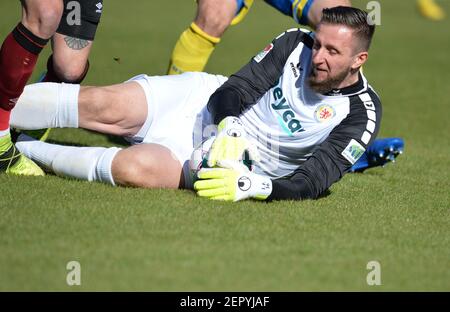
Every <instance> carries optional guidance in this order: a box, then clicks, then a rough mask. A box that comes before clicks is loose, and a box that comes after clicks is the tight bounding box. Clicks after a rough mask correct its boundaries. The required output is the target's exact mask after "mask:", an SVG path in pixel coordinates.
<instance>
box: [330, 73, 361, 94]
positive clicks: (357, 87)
mask: <svg viewBox="0 0 450 312" xmlns="http://www.w3.org/2000/svg"><path fill="white" fill-rule="evenodd" d="M366 89H367V81H366V79H365V78H364V76H363V75H362V74H361V71H359V73H358V81H357V82H355V83H354V84H352V85H350V86H348V87H345V88H342V89H333V90H331V91H330V92H327V93H325V94H323V95H325V96H350V95H355V94H358V93H361V92H363V91H365V90H366Z"/></svg>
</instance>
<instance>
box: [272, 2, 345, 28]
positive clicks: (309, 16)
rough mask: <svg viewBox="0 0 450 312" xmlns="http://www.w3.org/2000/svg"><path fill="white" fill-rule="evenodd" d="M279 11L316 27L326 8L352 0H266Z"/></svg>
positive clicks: (303, 23)
mask: <svg viewBox="0 0 450 312" xmlns="http://www.w3.org/2000/svg"><path fill="white" fill-rule="evenodd" d="M265 2H266V3H267V4H269V5H271V6H272V7H274V8H275V9H277V10H278V11H279V12H281V13H283V14H285V15H288V16H291V17H292V18H293V19H294V20H295V21H296V22H297V23H298V24H300V25H305V26H310V27H312V28H313V29H315V28H316V26H317V24H318V23H319V21H320V19H321V18H322V10H323V9H324V8H330V7H336V6H341V5H342V6H351V2H350V0H265Z"/></svg>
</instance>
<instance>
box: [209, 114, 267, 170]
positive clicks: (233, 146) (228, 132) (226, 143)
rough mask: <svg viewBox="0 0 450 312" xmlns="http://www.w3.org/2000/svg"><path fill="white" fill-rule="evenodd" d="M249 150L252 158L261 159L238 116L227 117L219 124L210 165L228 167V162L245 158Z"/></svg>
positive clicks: (210, 153)
mask: <svg viewBox="0 0 450 312" xmlns="http://www.w3.org/2000/svg"><path fill="white" fill-rule="evenodd" d="M245 151H247V152H248V154H249V156H250V159H251V160H253V161H259V155H258V151H257V149H256V147H255V145H253V144H252V143H251V142H250V140H248V138H247V133H246V131H245V129H244V127H243V125H242V122H241V120H240V119H239V118H237V117H231V116H230V117H226V118H224V119H223V120H222V121H221V122H220V123H219V125H218V134H217V137H216V139H215V140H214V142H213V144H212V146H211V149H210V151H209V155H208V166H209V167H211V168H212V167H216V166H218V167H228V166H227V164H231V163H233V162H238V161H239V160H242V159H243V154H244V152H245Z"/></svg>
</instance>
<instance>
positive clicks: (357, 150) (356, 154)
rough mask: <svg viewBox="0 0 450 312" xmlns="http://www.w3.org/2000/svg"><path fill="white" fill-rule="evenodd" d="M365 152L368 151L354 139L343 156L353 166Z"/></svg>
mask: <svg viewBox="0 0 450 312" xmlns="http://www.w3.org/2000/svg"><path fill="white" fill-rule="evenodd" d="M365 151H366V149H365V148H364V147H363V146H362V145H361V144H359V143H358V142H357V141H356V140H354V139H352V140H351V141H350V143H348V145H347V147H346V148H345V149H344V151H343V152H342V153H341V154H342V156H344V157H345V159H347V160H348V161H349V162H350V163H351V164H352V165H353V164H354V163H355V162H356V161H357V160H358V159H359V158H360V157H361V156H362V155H363V154H364V152H365Z"/></svg>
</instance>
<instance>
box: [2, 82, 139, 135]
mask: <svg viewBox="0 0 450 312" xmlns="http://www.w3.org/2000/svg"><path fill="white" fill-rule="evenodd" d="M147 107H148V104H147V99H146V95H145V93H144V90H143V88H142V87H141V86H140V85H139V84H138V83H137V82H134V81H131V82H126V83H122V84H117V85H112V86H105V87H89V86H85V87H80V85H77V84H64V83H49V82H43V83H35V84H31V85H28V86H27V87H26V88H25V90H24V92H23V94H22V95H21V96H20V98H19V100H18V102H17V105H16V109H14V111H13V112H12V115H11V125H12V126H13V127H15V128H17V129H26V130H33V129H42V128H79V127H80V128H85V129H89V130H94V131H98V132H102V133H107V134H112V135H117V136H132V135H135V134H136V133H137V132H138V131H139V129H140V128H141V127H142V125H143V124H144V122H145V120H146V118H147Z"/></svg>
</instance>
